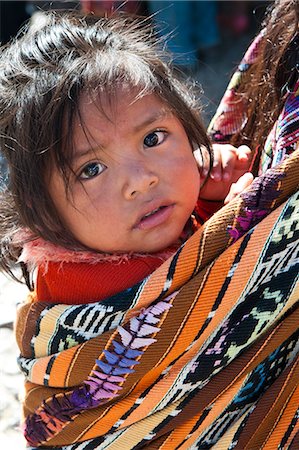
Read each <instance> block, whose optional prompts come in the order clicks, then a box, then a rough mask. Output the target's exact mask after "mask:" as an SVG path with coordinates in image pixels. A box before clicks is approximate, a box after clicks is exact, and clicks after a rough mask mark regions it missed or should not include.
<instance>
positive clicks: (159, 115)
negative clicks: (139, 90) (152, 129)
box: [133, 109, 172, 132]
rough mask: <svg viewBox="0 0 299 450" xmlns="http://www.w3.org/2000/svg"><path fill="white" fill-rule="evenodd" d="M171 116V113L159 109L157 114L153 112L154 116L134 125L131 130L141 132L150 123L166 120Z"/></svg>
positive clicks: (167, 110)
mask: <svg viewBox="0 0 299 450" xmlns="http://www.w3.org/2000/svg"><path fill="white" fill-rule="evenodd" d="M171 115H172V112H171V111H170V110H169V109H161V110H159V111H158V112H156V111H155V113H154V114H152V115H150V116H148V117H146V118H145V119H144V120H143V121H142V122H140V123H137V125H135V126H134V128H133V129H134V131H136V132H138V131H141V130H142V129H143V128H146V127H148V126H149V125H151V124H152V123H155V122H157V121H158V120H163V119H166V118H167V117H169V116H171Z"/></svg>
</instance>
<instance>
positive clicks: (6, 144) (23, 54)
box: [0, 11, 212, 271]
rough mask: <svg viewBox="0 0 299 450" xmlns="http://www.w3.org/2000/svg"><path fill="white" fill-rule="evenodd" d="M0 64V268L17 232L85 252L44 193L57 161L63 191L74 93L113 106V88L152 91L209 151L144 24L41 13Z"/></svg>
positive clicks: (192, 104)
mask: <svg viewBox="0 0 299 450" xmlns="http://www.w3.org/2000/svg"><path fill="white" fill-rule="evenodd" d="M0 61H1V62H0V149H1V152H2V154H3V155H4V156H5V158H6V160H7V162H8V167H9V183H8V186H7V188H6V189H5V190H4V192H3V193H2V195H1V206H0V229H1V231H0V240H1V244H0V245H1V266H2V269H3V270H7V271H10V267H11V266H12V264H13V263H14V262H15V261H16V259H17V258H18V256H19V253H20V250H21V247H22V242H18V240H17V238H16V236H17V235H18V231H20V230H21V229H23V228H26V229H29V230H30V231H31V233H32V237H33V238H34V237H42V238H44V239H46V240H48V241H50V242H52V243H54V244H59V245H62V246H65V247H69V248H73V249H78V250H82V249H84V247H82V245H81V244H80V243H79V242H78V241H76V239H75V238H74V236H73V235H72V234H71V232H70V230H68V229H66V227H65V225H64V224H63V223H62V221H61V219H60V217H59V214H58V213H57V211H56V208H55V206H54V204H53V201H52V200H51V197H50V195H49V192H48V186H47V174H49V171H50V170H51V167H53V164H56V165H57V167H59V169H60V170H61V172H62V174H63V176H64V180H65V185H66V188H67V187H68V179H69V171H70V159H71V156H72V145H71V144H72V128H73V123H74V119H75V117H76V116H78V115H80V112H79V111H78V103H79V102H78V100H79V97H80V95H81V94H82V92H86V91H87V92H88V93H89V94H90V95H91V96H92V98H95V95H96V98H97V99H99V100H100V99H101V95H105V96H107V95H108V97H109V98H110V99H111V100H112V101H117V98H116V100H115V99H114V96H115V92H116V87H117V86H122V85H124V84H125V85H126V86H129V87H132V88H134V89H135V88H137V90H138V96H143V95H146V94H148V93H154V94H155V95H157V96H158V97H159V98H160V99H161V100H162V101H163V102H164V103H165V104H167V105H168V106H169V107H170V108H171V110H172V111H173V113H174V114H175V115H176V116H177V117H178V119H179V120H180V121H181V123H182V125H183V127H184V129H185V131H186V134H187V136H188V138H189V140H190V143H192V145H193V146H196V147H201V146H205V147H206V148H207V149H208V150H209V151H211V149H210V142H209V139H208V137H207V135H206V132H205V128H204V126H203V125H202V122H201V118H200V114H199V105H198V104H197V101H196V96H195V95H194V94H193V93H192V91H191V90H190V89H189V88H188V87H186V85H185V84H184V83H183V82H181V81H180V80H179V79H178V78H177V77H176V76H175V75H174V73H173V71H172V70H171V69H170V64H169V61H170V60H169V59H167V57H166V55H165V53H164V52H162V51H161V50H160V45H159V42H158V41H157V39H156V37H155V33H154V32H153V30H152V28H151V26H150V20H149V19H145V18H143V19H142V18H131V17H128V16H124V15H119V16H116V15H115V16H113V17H109V18H107V17H106V18H97V17H95V16H93V15H82V14H80V13H75V12H61V11H60V12H58V11H57V12H55V11H51V12H47V13H42V14H41V15H40V17H39V20H38V21H37V23H36V24H35V23H34V22H33V23H32V24H29V25H28V26H27V27H26V28H25V30H23V31H22V33H21V34H20V35H19V36H18V37H17V39H15V40H14V41H13V42H12V43H10V44H8V45H7V46H6V47H4V48H3V49H2V51H1V59H0ZM169 157H170V158H171V155H170V156H169ZM211 159H212V158H210V160H211Z"/></svg>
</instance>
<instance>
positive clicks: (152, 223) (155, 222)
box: [134, 204, 174, 230]
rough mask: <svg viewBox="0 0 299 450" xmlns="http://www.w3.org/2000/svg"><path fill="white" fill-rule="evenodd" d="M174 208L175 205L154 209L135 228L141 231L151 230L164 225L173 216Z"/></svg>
mask: <svg viewBox="0 0 299 450" xmlns="http://www.w3.org/2000/svg"><path fill="white" fill-rule="evenodd" d="M173 208H174V204H170V205H162V206H159V207H158V208H153V209H152V210H151V211H149V212H147V213H146V214H144V215H143V216H142V217H141V219H139V220H138V221H137V223H136V225H135V227H134V228H138V229H140V230H149V229H151V228H154V227H157V226H159V225H162V224H163V223H164V222H166V221H167V220H168V219H169V217H170V216H171V214H172V211H173Z"/></svg>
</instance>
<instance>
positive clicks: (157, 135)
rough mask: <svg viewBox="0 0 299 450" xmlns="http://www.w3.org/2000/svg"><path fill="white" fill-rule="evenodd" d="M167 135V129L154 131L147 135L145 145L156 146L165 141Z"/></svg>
mask: <svg viewBox="0 0 299 450" xmlns="http://www.w3.org/2000/svg"><path fill="white" fill-rule="evenodd" d="M165 135H166V133H165V131H153V132H152V133H149V134H148V135H147V136H145V138H144V140H143V143H144V145H145V147H155V146H156V145H159V144H161V143H162V142H163V141H164V139H165Z"/></svg>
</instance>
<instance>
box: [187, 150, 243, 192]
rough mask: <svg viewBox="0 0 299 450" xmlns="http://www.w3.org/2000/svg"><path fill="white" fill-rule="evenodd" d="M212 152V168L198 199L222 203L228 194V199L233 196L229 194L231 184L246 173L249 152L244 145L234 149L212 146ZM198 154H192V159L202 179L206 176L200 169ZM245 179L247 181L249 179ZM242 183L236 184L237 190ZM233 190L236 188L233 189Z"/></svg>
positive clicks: (196, 152)
mask: <svg viewBox="0 0 299 450" xmlns="http://www.w3.org/2000/svg"><path fill="white" fill-rule="evenodd" d="M213 151H214V164H213V168H212V170H211V172H210V173H209V175H208V178H207V179H206V181H205V184H204V186H203V188H202V189H201V191H200V198H202V199H204V200H212V201H216V200H218V201H222V200H224V199H226V198H228V195H229V193H230V197H232V196H233V195H234V194H233V193H232V192H230V189H231V186H232V184H233V183H236V182H237V181H238V180H239V178H240V177H242V175H244V174H245V173H246V172H248V169H249V167H250V156H251V150H250V148H249V147H247V146H246V145H241V146H240V147H238V148H236V147H234V146H233V145H230V144H214V145H213ZM198 152H199V151H198V150H196V151H195V152H194V157H195V159H196V161H197V163H198V165H199V166H200V168H201V169H200V171H201V176H202V177H203V179H204V178H205V177H207V175H206V173H205V170H204V169H202V165H203V164H202V158H201V157H200V156H199V154H198ZM246 179H247V180H248V179H249V178H246ZM244 182H245V181H243V182H240V185H239V184H238V189H239V187H241V186H242V185H243V183H244ZM249 184H250V183H249ZM234 189H237V188H236V187H234ZM240 192H241V190H240ZM238 193H239V192H238ZM236 195H237V194H236ZM236 195H234V196H236Z"/></svg>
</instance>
